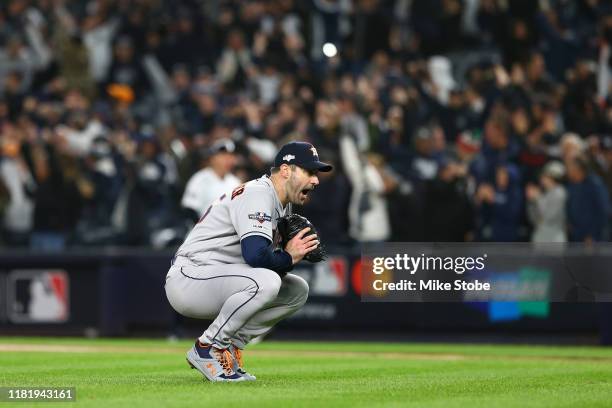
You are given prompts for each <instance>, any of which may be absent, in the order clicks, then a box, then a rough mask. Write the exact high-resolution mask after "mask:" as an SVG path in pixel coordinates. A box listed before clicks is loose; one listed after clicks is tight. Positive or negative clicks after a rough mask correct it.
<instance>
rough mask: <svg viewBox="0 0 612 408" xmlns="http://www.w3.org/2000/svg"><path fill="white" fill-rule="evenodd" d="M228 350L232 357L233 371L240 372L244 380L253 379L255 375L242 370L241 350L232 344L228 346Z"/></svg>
mask: <svg viewBox="0 0 612 408" xmlns="http://www.w3.org/2000/svg"><path fill="white" fill-rule="evenodd" d="M228 350H229V351H230V353H232V357H234V366H233V367H232V368H233V369H234V371H235V372H237V373H238V374H240V375H241V376H242V378H244V379H245V380H246V381H255V380H256V379H257V377H255V376H254V375H253V374H249V373H247V372H246V371H245V370H244V362H243V360H242V350H240V349H239V348H238V347H236V346H234V345H233V344H231V345H230V346H229V349H228Z"/></svg>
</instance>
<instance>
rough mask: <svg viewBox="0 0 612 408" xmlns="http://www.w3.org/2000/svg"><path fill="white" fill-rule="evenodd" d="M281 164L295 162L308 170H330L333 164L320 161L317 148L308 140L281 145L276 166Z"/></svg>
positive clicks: (275, 160)
mask: <svg viewBox="0 0 612 408" xmlns="http://www.w3.org/2000/svg"><path fill="white" fill-rule="evenodd" d="M281 164H289V165H291V164H295V165H296V166H300V167H302V168H304V169H306V170H318V171H322V172H328V171H331V170H332V168H333V167H332V165H331V164H327V163H323V162H321V161H319V153H317V149H315V147H314V146H313V145H312V144H310V143H307V142H290V143H287V144H286V145H284V146H283V147H281V149H280V150H279V151H278V153H277V154H276V158H274V167H280V165H281Z"/></svg>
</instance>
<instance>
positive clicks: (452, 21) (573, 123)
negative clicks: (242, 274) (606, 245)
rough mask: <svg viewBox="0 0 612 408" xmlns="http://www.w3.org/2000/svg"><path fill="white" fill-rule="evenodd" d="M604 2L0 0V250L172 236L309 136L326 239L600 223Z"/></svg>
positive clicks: (440, 237) (604, 202)
mask: <svg viewBox="0 0 612 408" xmlns="http://www.w3.org/2000/svg"><path fill="white" fill-rule="evenodd" d="M611 47H612V7H611V5H610V3H609V2H608V1H605V0H540V1H536V0H427V1H421V0H309V1H297V0H246V1H237V0H236V1H232V0H210V1H208V0H207V1H204V0H175V1H171V0H87V1H86V0H83V1H81V0H6V1H3V2H1V4H0V216H1V218H0V222H1V232H2V233H1V238H0V245H2V246H5V247H7V246H28V247H31V248H34V249H41V250H61V249H63V248H65V247H67V246H74V245H133V246H153V247H158V248H161V247H171V246H174V245H176V244H177V243H180V241H181V240H182V239H183V237H184V235H185V234H186V232H188V231H189V229H190V227H191V226H192V225H193V223H194V222H196V221H197V219H198V217H199V216H200V215H201V214H202V213H203V212H204V211H205V210H206V208H207V207H208V205H210V203H211V201H212V200H214V197H215V195H216V194H217V192H218V191H223V190H224V189H231V188H232V187H234V186H235V185H237V184H239V183H241V182H243V181H246V180H249V179H252V178H256V177H259V176H261V175H262V174H264V173H266V172H267V171H268V170H269V168H270V164H271V161H272V159H273V157H274V155H275V153H276V151H277V148H278V147H279V146H280V145H282V144H283V143H285V142H287V141H290V140H308V141H310V142H312V143H313V144H314V145H315V146H316V147H317V149H318V152H319V155H320V157H321V159H322V160H324V161H329V162H332V163H333V164H334V165H335V170H334V171H333V172H331V173H326V174H321V175H320V185H319V186H318V188H317V189H315V191H314V192H312V193H311V195H310V197H309V201H310V203H309V204H308V205H306V206H304V207H303V208H298V209H296V210H297V211H298V212H301V213H303V214H304V215H306V216H307V217H309V218H310V219H311V221H312V222H313V223H314V224H315V225H316V226H317V227H318V229H319V230H320V234H321V235H322V239H323V241H324V242H327V243H328V244H330V245H333V244H339V245H342V244H347V245H350V244H353V243H358V242H369V241H388V240H394V241H505V242H509V241H530V240H532V241H538V242H564V241H573V242H591V241H602V240H607V239H608V238H609V237H610V232H611V228H610V227H611V225H612V224H611V222H610V220H611V210H610V195H611V193H612V92H611V91H612V86H611V85H612V79H611V74H612V48H611Z"/></svg>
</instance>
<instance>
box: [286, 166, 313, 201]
mask: <svg viewBox="0 0 612 408" xmlns="http://www.w3.org/2000/svg"><path fill="white" fill-rule="evenodd" d="M307 187H308V184H304V185H302V186H300V183H299V180H298V178H297V177H296V176H295V173H291V176H289V180H287V186H286V190H287V196H288V197H289V202H291V203H292V204H296V205H303V204H304V203H305V202H306V198H307V196H306V195H305V194H303V193H302V191H303V190H304V189H306V188H307Z"/></svg>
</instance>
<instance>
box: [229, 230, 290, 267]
mask: <svg viewBox="0 0 612 408" xmlns="http://www.w3.org/2000/svg"><path fill="white" fill-rule="evenodd" d="M240 247H241V249H242V257H243V258H244V260H245V261H246V263H247V264H249V265H250V266H252V267H253V268H266V269H271V270H273V271H275V272H281V273H284V272H289V271H290V270H291V269H293V260H292V259H291V255H289V253H287V252H285V251H282V250H276V251H275V250H273V248H272V242H271V241H270V240H269V239H267V238H265V237H263V236H261V235H251V236H248V237H245V238H243V239H242V241H240Z"/></svg>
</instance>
